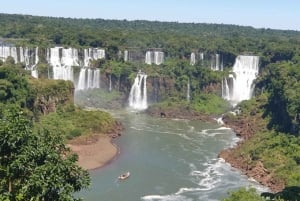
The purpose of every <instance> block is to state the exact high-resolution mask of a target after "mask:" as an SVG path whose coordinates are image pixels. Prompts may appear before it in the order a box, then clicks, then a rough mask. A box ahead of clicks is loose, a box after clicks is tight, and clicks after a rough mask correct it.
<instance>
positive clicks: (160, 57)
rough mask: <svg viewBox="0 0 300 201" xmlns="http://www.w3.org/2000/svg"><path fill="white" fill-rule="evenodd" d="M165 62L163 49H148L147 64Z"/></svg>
mask: <svg viewBox="0 0 300 201" xmlns="http://www.w3.org/2000/svg"><path fill="white" fill-rule="evenodd" d="M163 62H164V53H163V52H161V51H147V52H146V56H145V63H146V64H152V63H154V64H156V65H160V64H162V63H163Z"/></svg>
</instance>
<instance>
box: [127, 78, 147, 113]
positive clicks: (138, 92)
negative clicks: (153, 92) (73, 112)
mask: <svg viewBox="0 0 300 201" xmlns="http://www.w3.org/2000/svg"><path fill="white" fill-rule="evenodd" d="M146 82H147V75H146V74H144V73H138V74H137V76H136V78H135V79H134V83H133V85H132V87H131V90H130V94H129V106H130V107H132V108H134V109H137V110H144V109H147V107H148V104H147V83H146Z"/></svg>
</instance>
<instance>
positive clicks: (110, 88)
mask: <svg viewBox="0 0 300 201" xmlns="http://www.w3.org/2000/svg"><path fill="white" fill-rule="evenodd" d="M111 90H112V86H111V75H109V92H111Z"/></svg>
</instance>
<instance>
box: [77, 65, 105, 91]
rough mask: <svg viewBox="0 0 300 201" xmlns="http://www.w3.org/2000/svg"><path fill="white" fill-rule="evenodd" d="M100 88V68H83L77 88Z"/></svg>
mask: <svg viewBox="0 0 300 201" xmlns="http://www.w3.org/2000/svg"><path fill="white" fill-rule="evenodd" d="M94 88H100V70H99V69H95V70H94V69H90V68H81V69H80V73H79V78H78V84H77V87H76V90H86V89H94Z"/></svg>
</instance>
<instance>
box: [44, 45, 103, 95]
mask: <svg viewBox="0 0 300 201" xmlns="http://www.w3.org/2000/svg"><path fill="white" fill-rule="evenodd" d="M79 55H80V53H79V50H78V49H75V48H63V47H54V48H49V49H47V61H48V63H50V65H51V66H52V69H53V79H63V80H71V81H73V82H74V83H75V90H86V89H94V88H100V70H99V69H92V68H89V67H90V65H91V61H92V60H97V59H102V58H104V57H105V51H104V49H98V48H88V49H84V50H83V51H82V54H81V55H83V58H80V57H79ZM74 66H78V67H80V73H79V76H78V77H76V78H74V76H75V74H74V71H73V69H74V68H73V67H74Z"/></svg>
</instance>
